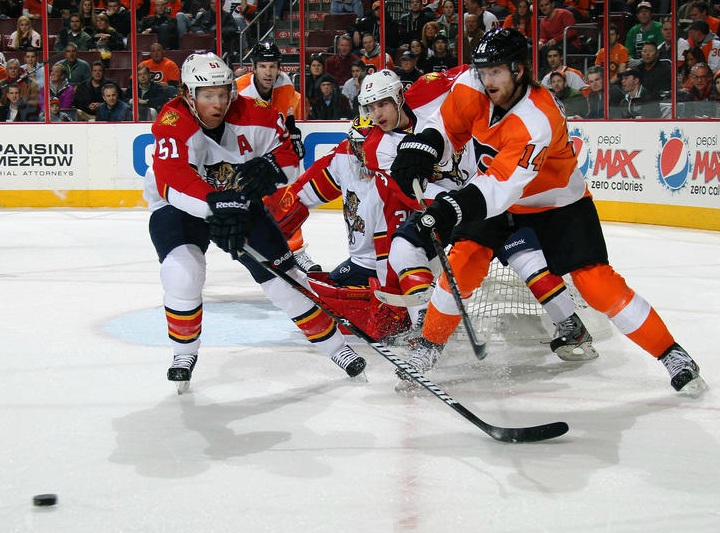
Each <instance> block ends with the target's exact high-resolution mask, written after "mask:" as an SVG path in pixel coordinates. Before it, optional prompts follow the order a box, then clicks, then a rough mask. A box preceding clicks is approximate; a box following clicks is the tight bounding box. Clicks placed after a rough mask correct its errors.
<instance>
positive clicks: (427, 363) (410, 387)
mask: <svg viewBox="0 0 720 533" xmlns="http://www.w3.org/2000/svg"><path fill="white" fill-rule="evenodd" d="M443 346H444V345H442V344H435V343H434V342H430V341H429V340H427V339H425V338H424V337H420V339H419V340H418V341H417V342H416V343H415V345H414V346H413V352H412V356H411V357H410V360H409V361H408V362H407V363H408V364H409V365H410V366H411V367H413V369H414V370H415V371H416V372H418V373H420V374H424V373H425V372H427V371H428V370H431V369H432V368H434V367H435V365H436V364H437V360H438V357H440V354H441V353H442V349H443ZM395 375H396V376H397V378H398V379H397V382H396V383H395V391H396V392H411V391H414V390H417V389H418V388H420V384H419V383H418V382H417V381H415V380H414V379H413V378H411V377H410V376H409V375H408V374H406V373H405V372H403V371H402V370H400V369H399V368H398V369H397V370H395Z"/></svg>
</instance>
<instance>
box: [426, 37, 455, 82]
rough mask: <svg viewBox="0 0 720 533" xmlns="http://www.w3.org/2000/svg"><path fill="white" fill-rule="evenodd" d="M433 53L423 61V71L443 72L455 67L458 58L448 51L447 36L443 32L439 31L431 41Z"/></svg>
mask: <svg viewBox="0 0 720 533" xmlns="http://www.w3.org/2000/svg"><path fill="white" fill-rule="evenodd" d="M432 48H433V55H432V57H429V58H428V60H427V61H426V62H425V69H426V70H425V73H426V74H427V73H428V72H443V71H445V70H450V69H451V68H453V67H457V65H458V58H457V56H456V55H454V54H452V53H450V49H449V44H448V38H447V35H445V34H444V33H443V32H440V33H438V34H437V36H436V37H435V40H434V41H433V45H432Z"/></svg>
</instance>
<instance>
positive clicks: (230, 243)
mask: <svg viewBox="0 0 720 533" xmlns="http://www.w3.org/2000/svg"><path fill="white" fill-rule="evenodd" d="M207 203H208V205H209V206H210V211H212V215H210V216H209V217H208V218H207V223H208V224H209V225H210V240H211V241H212V242H214V243H215V244H217V246H218V247H219V248H220V249H221V250H224V251H226V252H228V253H229V254H230V255H231V256H232V258H233V259H237V258H238V252H240V251H241V250H242V249H243V247H244V246H245V239H246V238H247V236H248V234H249V233H250V231H251V229H252V226H253V223H254V222H255V220H256V219H257V218H258V217H259V216H261V215H262V210H263V208H262V203H260V202H259V201H253V200H251V199H248V198H247V197H246V196H245V194H244V193H243V192H240V191H236V190H233V189H227V190H224V191H214V192H211V193H209V194H208V195H207Z"/></svg>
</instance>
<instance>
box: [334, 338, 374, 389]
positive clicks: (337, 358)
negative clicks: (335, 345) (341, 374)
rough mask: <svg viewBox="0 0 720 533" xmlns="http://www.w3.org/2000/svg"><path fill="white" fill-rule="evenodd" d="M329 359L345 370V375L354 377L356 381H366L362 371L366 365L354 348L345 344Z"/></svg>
mask: <svg viewBox="0 0 720 533" xmlns="http://www.w3.org/2000/svg"><path fill="white" fill-rule="evenodd" d="M330 359H332V361H333V362H334V363H335V364H336V365H337V366H339V367H340V368H342V369H343V370H344V371H345V372H347V375H348V376H350V377H351V378H354V379H356V380H357V381H367V378H365V373H364V372H363V370H365V365H366V363H365V359H364V358H362V357H360V356H359V355H358V354H357V353H355V350H353V349H352V348H350V346H348V345H347V344H346V345H345V346H343V347H342V349H341V350H340V351H339V352H337V353H336V354H335V355H333V356H332V357H331V358H330Z"/></svg>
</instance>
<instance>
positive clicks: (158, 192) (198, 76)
mask: <svg viewBox="0 0 720 533" xmlns="http://www.w3.org/2000/svg"><path fill="white" fill-rule="evenodd" d="M182 84H183V86H182V89H183V91H182V93H183V94H182V96H179V97H177V98H174V99H173V100H171V101H170V102H168V103H167V104H166V105H165V106H164V107H163V109H162V110H161V112H160V114H159V115H158V118H157V120H156V121H155V123H154V124H153V126H152V132H153V135H154V136H155V153H154V154H153V163H152V166H151V167H150V169H149V170H148V172H147V175H146V179H145V199H146V200H147V201H148V204H149V207H150V210H151V211H152V215H151V217H150V236H151V238H152V241H153V244H154V246H155V248H156V250H157V253H158V257H159V259H160V279H161V281H162V285H163V289H164V304H165V313H166V317H167V324H168V334H169V336H170V340H171V344H172V348H173V361H172V364H171V366H170V368H169V370H168V373H167V377H168V379H169V380H170V381H174V382H177V385H178V392H183V391H184V390H186V389H187V387H188V386H189V381H190V379H191V377H192V372H193V369H194V367H195V363H196V362H197V357H198V348H199V347H200V334H201V326H202V312H203V302H202V289H203V286H204V284H205V271H206V263H205V252H206V251H207V248H208V245H209V242H210V240H211V238H212V240H213V241H214V242H215V243H216V244H218V245H219V246H220V247H221V248H222V249H224V250H225V251H228V252H230V253H231V254H233V256H234V257H235V258H237V259H238V260H239V261H240V262H241V263H242V264H243V265H244V266H245V267H246V268H247V269H248V270H249V272H250V274H251V275H252V277H253V279H254V280H255V281H256V282H257V283H259V284H260V286H261V287H262V289H263V292H264V293H265V294H266V295H267V297H268V298H269V299H270V300H271V301H272V302H273V304H275V305H276V306H277V307H279V308H280V309H282V310H283V311H285V312H286V313H287V314H288V315H289V316H290V317H291V318H292V320H293V321H294V322H295V324H296V325H297V326H298V328H300V330H301V331H302V332H303V333H304V334H305V336H306V337H307V338H308V340H309V341H310V342H312V343H313V344H314V345H315V346H316V347H317V348H318V349H319V350H320V351H322V352H323V353H325V354H326V355H327V356H329V357H330V358H331V359H332V360H333V361H334V362H335V363H336V364H338V365H339V366H340V367H341V368H342V369H343V370H345V372H346V373H347V374H348V375H350V376H356V375H358V374H360V373H361V372H362V371H363V369H364V367H365V360H364V359H363V358H362V357H360V356H358V355H357V354H356V353H355V352H354V351H353V350H352V349H351V348H350V347H349V346H348V345H347V344H346V343H345V339H344V337H343V336H342V334H341V333H340V332H339V331H338V328H337V325H336V323H335V322H334V320H332V319H331V318H330V317H329V316H327V315H326V314H325V313H323V312H322V311H321V310H320V309H319V308H317V306H315V305H314V304H313V303H311V302H310V301H309V300H307V299H306V298H305V297H304V296H302V295H301V294H300V293H299V292H297V291H295V290H293V289H292V288H291V287H290V286H288V285H287V284H286V283H285V282H283V281H282V280H280V279H279V278H276V277H274V276H272V275H271V274H269V273H268V272H267V271H265V269H263V268H261V267H259V266H258V265H257V264H256V263H254V262H253V261H252V260H250V259H248V258H246V257H245V256H244V255H240V256H239V257H238V256H237V251H238V250H240V249H241V248H242V245H243V242H244V239H245V238H247V242H248V243H250V244H251V245H252V246H253V248H254V249H255V250H257V251H259V252H260V253H261V254H262V255H263V256H265V257H266V258H267V259H269V260H271V261H272V262H273V263H274V264H275V265H276V266H277V268H279V269H281V270H283V271H285V272H287V273H288V274H289V275H291V276H292V277H294V278H295V279H297V280H298V281H299V282H300V283H302V284H304V285H306V286H307V277H306V275H305V273H304V272H302V271H301V270H300V269H299V268H297V266H296V264H295V262H294V260H293V258H292V254H291V253H290V251H289V249H288V246H287V243H286V241H285V238H284V237H283V235H282V233H281V232H280V230H279V228H278V227H277V225H276V224H275V222H274V220H273V219H272V217H271V216H270V215H269V214H268V213H267V211H266V210H265V209H264V207H263V204H262V200H261V198H262V197H263V196H266V195H268V194H270V193H272V192H274V191H275V190H276V187H277V185H278V184H284V183H287V181H288V179H290V178H294V177H295V176H296V174H297V170H298V162H299V161H298V156H297V154H296V153H295V151H294V150H293V147H292V144H291V141H290V136H289V133H288V131H287V129H286V128H285V125H284V122H283V120H282V118H281V117H280V115H279V114H278V112H277V111H276V110H275V108H273V107H272V106H270V105H268V104H267V103H265V102H262V101H260V100H254V99H250V98H246V97H237V95H236V92H235V88H234V84H233V77H232V71H231V70H230V69H229V68H228V67H227V65H226V64H225V63H224V62H223V61H222V60H221V59H220V58H219V57H218V56H216V55H215V54H212V53H204V54H191V55H190V56H189V57H188V58H187V59H186V60H185V62H184V63H183V66H182Z"/></svg>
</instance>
